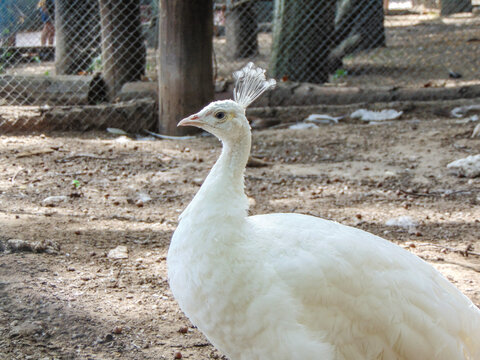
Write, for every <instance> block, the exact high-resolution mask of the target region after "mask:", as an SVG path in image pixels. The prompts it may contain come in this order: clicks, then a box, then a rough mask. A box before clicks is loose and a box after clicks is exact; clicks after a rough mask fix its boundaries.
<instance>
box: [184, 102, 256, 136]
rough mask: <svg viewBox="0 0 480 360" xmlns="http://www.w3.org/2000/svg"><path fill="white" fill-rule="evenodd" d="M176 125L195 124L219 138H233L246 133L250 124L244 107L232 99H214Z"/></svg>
mask: <svg viewBox="0 0 480 360" xmlns="http://www.w3.org/2000/svg"><path fill="white" fill-rule="evenodd" d="M178 126H196V127H199V128H201V129H203V130H205V131H208V132H209V133H211V134H213V135H215V136H216V137H218V138H219V139H220V140H223V141H228V140H235V138H236V137H238V136H242V135H245V134H246V133H248V129H250V126H249V124H248V121H247V118H246V117H245V109H244V108H243V107H242V106H241V105H240V104H238V103H237V102H235V101H233V100H222V101H215V102H212V103H210V104H209V105H207V106H205V107H204V108H203V109H202V110H201V111H200V112H198V113H196V114H193V115H191V116H189V117H187V118H185V119H183V120H182V121H180V122H179V123H178Z"/></svg>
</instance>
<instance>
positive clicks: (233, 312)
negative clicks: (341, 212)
mask: <svg viewBox="0 0 480 360" xmlns="http://www.w3.org/2000/svg"><path fill="white" fill-rule="evenodd" d="M219 111H221V112H224V113H225V114H227V115H226V116H225V117H222V120H218V118H215V116H213V115H212V114H218V112H219ZM228 114H230V115H228ZM229 116H230V117H229ZM192 119H196V120H195V125H196V126H200V127H202V128H205V129H208V130H209V131H212V132H213V133H214V134H215V135H216V136H218V137H219V138H220V139H221V140H222V142H223V150H222V154H221V155H220V158H219V159H218V161H217V163H216V164H215V166H214V167H213V168H212V170H211V172H210V174H209V175H208V177H207V179H206V180H205V182H204V184H203V185H202V187H201V189H200V190H199V192H198V193H197V195H196V196H195V198H194V199H193V200H192V202H191V203H190V205H189V206H188V208H187V209H186V210H185V212H184V213H183V214H182V217H181V220H180V223H179V225H178V227H177V229H176V231H175V233H174V235H173V238H172V242H171V244H170V249H169V252H168V257H167V262H168V275H169V281H170V286H171V289H172V292H173V294H174V296H175V298H176V299H177V301H178V303H179V305H180V307H181V309H182V310H183V311H184V312H185V314H186V315H187V316H188V317H189V318H190V320H191V321H192V323H193V324H195V325H196V326H197V327H198V328H199V329H200V330H201V331H202V332H203V333H204V334H205V335H206V336H207V337H208V339H209V340H210V341H211V342H212V344H213V345H214V346H216V347H217V348H218V349H220V350H221V351H222V352H224V353H225V354H226V355H227V356H228V357H229V358H230V360H260V359H262V360H295V359H302V360H372V359H382V360H399V359H404V360H417V359H418V360H426V359H437V360H478V359H480V310H479V309H478V308H477V307H476V306H475V305H474V304H473V303H472V302H471V301H470V300H469V299H468V298H467V297H465V296H464V295H463V294H462V293H461V292H460V291H459V290H458V289H456V288H455V287H454V286H453V285H452V284H451V283H449V282H448V281H447V280H446V279H445V278H444V277H443V276H442V275H441V274H440V273H439V272H438V271H436V270H435V269H434V268H432V267H431V266H430V265H428V264H427V263H425V262H424V261H422V260H421V259H420V258H418V257H417V256H415V255H413V254H412V253H410V252H408V251H406V250H404V249H402V248H400V247H398V246H396V245H394V244H392V243H391V242H389V241H386V240H384V239H382V238H379V237H377V236H375V235H372V234H370V233H367V232H364V231H362V230H359V229H355V228H351V227H347V226H344V225H341V224H338V223H335V222H331V221H327V220H323V219H320V218H316V217H312V216H306V215H299V214H269V215H257V216H247V208H248V200H247V197H246V195H245V193H244V180H243V173H244V169H245V165H246V162H247V159H248V156H249V152H250V139H251V134H250V129H249V126H248V122H247V119H246V118H245V115H244V104H236V103H235V102H232V101H224V102H216V103H214V104H211V105H209V106H207V107H206V109H205V110H202V111H201V112H200V113H198V114H196V115H195V116H193V117H192ZM225 119H227V120H225Z"/></svg>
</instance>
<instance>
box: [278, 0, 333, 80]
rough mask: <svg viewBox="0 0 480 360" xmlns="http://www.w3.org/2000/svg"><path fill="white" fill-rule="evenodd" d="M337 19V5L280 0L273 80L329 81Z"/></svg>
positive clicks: (324, 0) (322, 1)
mask: <svg viewBox="0 0 480 360" xmlns="http://www.w3.org/2000/svg"><path fill="white" fill-rule="evenodd" d="M334 18H335V1H331V0H276V1H275V14H274V28H273V46H272V56H271V59H270V71H271V74H272V76H274V77H276V78H288V79H289V80H292V81H299V82H302V81H304V82H312V83H323V82H325V81H327V80H328V71H327V69H326V64H327V58H328V55H329V53H330V47H331V39H330V37H331V34H332V33H333V30H334Z"/></svg>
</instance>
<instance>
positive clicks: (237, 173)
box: [180, 129, 251, 222]
mask: <svg viewBox="0 0 480 360" xmlns="http://www.w3.org/2000/svg"><path fill="white" fill-rule="evenodd" d="M222 144H223V148H222V153H221V155H220V157H219V158H218V160H217V162H216V163H215V165H214V166H213V168H212V170H211V171H210V173H209V174H208V176H207V178H206V179H205V181H204V183H203V185H202V187H201V188H200V190H199V191H198V193H197V194H196V195H195V197H194V199H193V200H192V202H191V203H190V205H189V206H188V207H187V208H186V209H185V211H184V212H183V213H182V215H181V216H180V219H181V220H184V219H186V218H188V219H189V220H191V221H194V222H196V221H201V222H204V221H206V220H207V219H208V221H209V222H211V221H215V220H214V219H216V220H219V221H225V220H227V219H230V220H233V221H238V220H240V219H241V220H243V219H244V218H245V217H246V215H247V210H248V200H247V197H246V195H245V190H244V171H245V166H246V164H247V161H248V157H249V155H250V146H251V133H250V129H245V133H244V134H241V136H238V137H236V138H235V139H224V140H222Z"/></svg>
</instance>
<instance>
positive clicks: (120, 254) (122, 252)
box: [107, 245, 128, 259]
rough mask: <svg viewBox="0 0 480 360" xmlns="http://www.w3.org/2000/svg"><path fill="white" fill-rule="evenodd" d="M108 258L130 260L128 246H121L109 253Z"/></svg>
mask: <svg viewBox="0 0 480 360" xmlns="http://www.w3.org/2000/svg"><path fill="white" fill-rule="evenodd" d="M107 256H108V257H109V258H111V259H128V249H127V247H126V246H123V245H119V246H117V247H116V248H115V249H112V250H110V251H109V252H108V254H107Z"/></svg>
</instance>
